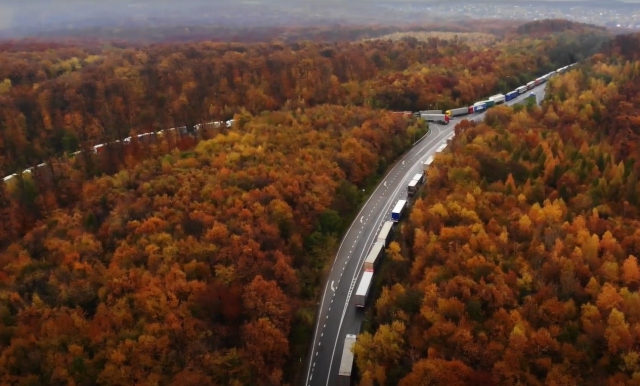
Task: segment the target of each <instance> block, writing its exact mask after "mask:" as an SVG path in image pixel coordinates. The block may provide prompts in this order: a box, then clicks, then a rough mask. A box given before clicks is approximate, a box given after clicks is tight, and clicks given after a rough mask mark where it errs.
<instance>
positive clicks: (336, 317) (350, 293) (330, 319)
mask: <svg viewBox="0 0 640 386" xmlns="http://www.w3.org/2000/svg"><path fill="white" fill-rule="evenodd" d="M545 86H546V83H543V84H542V85H540V86H538V87H536V88H534V89H532V90H530V91H527V92H525V93H524V94H522V95H520V97H518V98H516V99H515V100H512V101H509V102H507V103H506V104H508V105H513V104H516V103H520V102H522V101H524V99H525V98H526V97H528V96H529V95H530V94H531V93H532V92H533V93H534V94H535V96H536V100H537V102H538V103H540V102H541V101H542V100H543V99H544V89H545ZM463 119H470V120H474V121H480V120H482V119H484V113H479V114H473V115H465V116H463V117H458V118H454V119H452V120H451V121H450V123H449V124H448V125H438V124H434V123H430V124H429V127H430V130H429V133H428V134H427V135H425V136H424V137H423V138H421V139H420V140H419V141H418V142H416V143H415V144H414V146H413V147H412V148H411V150H409V152H408V153H406V154H405V155H404V156H403V157H402V158H401V159H400V160H399V161H398V162H397V163H396V164H395V165H394V166H393V167H392V168H391V170H390V171H389V172H388V173H387V175H386V176H385V177H384V179H383V180H382V181H381V182H380V184H379V185H378V186H377V187H376V189H375V190H374V191H373V193H372V194H371V196H370V197H369V199H368V201H367V202H366V203H365V204H364V205H363V207H362V209H361V210H360V212H359V213H358V216H357V217H356V219H355V220H354V222H353V223H352V224H351V227H350V228H349V229H348V231H347V232H346V234H345V236H344V238H343V239H342V243H341V244H340V247H339V249H338V252H337V256H336V258H335V261H334V263H333V267H332V268H331V272H330V273H329V277H328V280H327V283H326V286H325V288H324V291H323V293H322V299H321V300H320V304H319V314H318V319H317V322H316V327H315V331H314V336H313V347H312V348H311V349H310V353H309V356H308V360H307V367H306V371H305V374H306V377H305V382H304V384H305V385H308V386H328V385H336V384H337V382H338V371H339V369H340V361H341V359H342V349H343V345H344V339H345V336H346V335H347V334H358V333H360V327H361V325H362V320H363V317H364V313H363V311H362V310H361V309H357V308H356V307H355V303H354V297H355V295H354V293H355V291H356V289H357V285H358V283H359V279H360V277H361V275H362V272H363V271H364V268H363V265H364V259H365V258H366V257H367V254H368V253H369V250H370V249H371V246H372V245H373V242H374V241H375V239H376V238H377V235H378V233H379V232H380V228H381V227H382V224H383V223H384V222H385V221H387V220H390V219H391V210H392V209H393V207H394V206H395V204H396V203H397V202H398V200H401V199H406V197H407V185H408V183H409V182H410V181H411V179H412V178H413V176H414V175H415V174H417V173H421V172H422V170H423V164H424V162H425V161H427V159H428V158H429V157H430V156H433V155H434V154H436V152H437V151H438V148H439V147H440V146H441V145H443V144H446V143H447V141H448V139H450V138H452V137H453V135H454V127H455V126H456V124H457V123H459V122H460V121H462V120H463ZM408 213H409V210H408V208H407V209H405V211H404V213H403V215H402V216H403V218H405V217H407V216H408ZM367 303H368V304H367V307H369V306H370V305H371V303H372V300H371V299H367Z"/></svg>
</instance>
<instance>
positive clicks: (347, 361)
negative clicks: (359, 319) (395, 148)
mask: <svg viewBox="0 0 640 386" xmlns="http://www.w3.org/2000/svg"><path fill="white" fill-rule="evenodd" d="M442 149H443V147H442V146H441V147H440V148H439V149H438V150H439V151H441V150H442ZM432 160H433V157H429V160H427V163H425V170H423V172H422V173H417V174H415V175H414V176H413V178H412V179H411V182H409V184H408V185H407V195H408V196H409V197H411V196H413V195H415V194H416V193H417V192H418V190H419V189H420V187H421V186H422V185H423V184H424V181H425V171H426V166H427V164H428V163H430V162H431V161H432ZM407 203H408V200H405V199H402V200H398V202H397V203H396V204H395V206H394V207H393V209H392V210H391V218H390V219H389V220H387V221H385V222H384V223H383V224H382V227H381V228H380V232H379V233H378V236H377V237H376V239H375V241H374V242H373V245H372V246H371V250H370V251H369V254H368V255H367V257H366V259H365V260H364V273H363V274H362V278H361V279H360V284H359V285H358V287H357V290H356V293H355V299H354V300H355V303H356V307H358V308H364V306H365V305H366V302H367V298H368V296H369V291H370V290H371V283H372V281H373V275H374V271H375V267H376V266H377V265H378V264H379V262H380V260H381V259H382V256H383V255H384V250H385V248H386V247H388V246H389V243H390V242H391V235H392V234H393V229H394V228H395V225H396V223H397V222H399V221H400V218H401V217H402V214H403V213H404V212H405V210H406V208H407ZM356 339H357V336H356V335H353V334H348V335H347V336H346V338H345V342H344V346H343V349H342V360H341V361H340V370H339V372H338V384H339V385H340V386H342V385H344V386H348V385H350V384H351V372H352V370H353V353H352V352H351V347H352V346H353V344H354V343H355V342H356Z"/></svg>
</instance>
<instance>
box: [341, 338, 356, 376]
mask: <svg viewBox="0 0 640 386" xmlns="http://www.w3.org/2000/svg"><path fill="white" fill-rule="evenodd" d="M357 339H358V337H357V336H356V335H353V334H347V337H346V338H345V339H344V346H343V347H342V360H341V361H340V370H339V372H338V386H351V372H352V371H353V352H352V351H351V348H352V347H353V344H354V343H356V340H357Z"/></svg>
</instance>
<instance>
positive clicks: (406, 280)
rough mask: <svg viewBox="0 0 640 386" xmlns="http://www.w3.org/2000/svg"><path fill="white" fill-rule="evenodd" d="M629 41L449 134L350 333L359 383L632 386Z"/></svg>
mask: <svg viewBox="0 0 640 386" xmlns="http://www.w3.org/2000/svg"><path fill="white" fill-rule="evenodd" d="M639 46H640V36H638V35H635V36H624V37H618V38H616V39H615V41H614V42H613V43H612V44H611V45H609V46H608V47H607V49H606V50H605V51H604V53H603V54H598V55H595V56H594V57H593V59H592V60H590V61H588V62H586V63H585V64H583V65H580V66H578V67H576V68H575V69H572V70H571V71H569V72H568V73H566V74H563V75H561V76H556V77H555V78H552V79H551V80H550V82H549V85H548V89H547V95H548V97H547V103H545V104H544V105H543V106H542V108H537V107H535V108H531V109H530V110H528V111H527V110H526V109H523V108H514V109H511V108H507V107H497V108H494V109H492V110H491V111H489V112H488V113H487V115H486V119H485V121H484V122H483V123H480V124H473V123H469V122H468V121H464V122H463V123H461V124H460V125H459V126H458V127H457V128H456V134H457V135H456V137H455V140H454V141H453V142H452V144H451V145H450V146H449V147H448V149H447V150H446V151H445V152H443V153H441V154H440V155H438V156H436V158H435V160H434V162H433V164H432V166H431V167H430V169H429V171H428V177H427V181H428V182H427V186H426V189H425V191H424V193H423V195H422V197H420V198H419V199H418V200H417V201H416V203H415V205H414V207H413V209H412V210H411V214H410V217H409V219H408V221H407V222H406V223H404V224H403V225H402V229H401V231H400V232H399V233H400V234H399V237H400V238H399V240H398V242H399V244H397V245H394V248H395V250H394V252H393V253H392V256H394V257H395V258H394V259H389V261H388V262H387V266H386V267H385V268H386V269H385V270H384V271H383V275H384V282H385V286H384V288H383V289H382V293H381V295H380V298H379V299H378V301H377V303H376V305H375V310H374V318H373V322H372V326H371V327H372V331H371V332H365V333H363V334H362V335H360V336H359V337H358V342H357V343H356V346H355V354H356V362H357V366H358V368H359V371H360V374H361V381H360V385H372V384H379V385H383V384H386V385H396V384H397V385H400V386H409V385H416V384H429V385H436V384H452V385H471V384H474V385H475V384H477V385H485V386H488V385H513V384H527V385H561V384H562V385H572V384H580V385H614V384H619V385H622V384H625V385H633V384H636V383H637V379H638V376H639V375H640V369H639V367H638V365H639V362H638V344H639V343H640V334H639V331H640V296H639V294H638V289H639V285H640V269H639V267H638V256H639V254H640V244H639V242H640V233H639V229H640V217H639V216H640V201H639V197H640V184H639V181H638V176H639V175H640V163H639V162H637V161H638V160H639V159H640V154H639V148H638V139H639V134H640V132H639V131H638V130H639V128H638V124H637V122H638V116H637V111H638V107H639V106H640V99H639V97H638V95H639V90H640V62H638V57H637V55H638V54H637V52H638V51H637V48H638V47H639ZM398 247H400V248H398ZM398 249H400V251H398ZM421 382H422V383H421ZM425 382H426V383H425Z"/></svg>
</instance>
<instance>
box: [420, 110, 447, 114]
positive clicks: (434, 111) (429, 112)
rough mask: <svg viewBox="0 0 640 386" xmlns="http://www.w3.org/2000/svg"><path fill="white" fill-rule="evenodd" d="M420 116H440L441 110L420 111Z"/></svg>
mask: <svg viewBox="0 0 640 386" xmlns="http://www.w3.org/2000/svg"><path fill="white" fill-rule="evenodd" d="M420 114H442V110H421V111H420Z"/></svg>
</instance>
